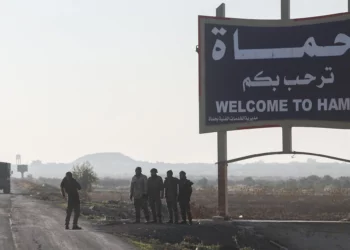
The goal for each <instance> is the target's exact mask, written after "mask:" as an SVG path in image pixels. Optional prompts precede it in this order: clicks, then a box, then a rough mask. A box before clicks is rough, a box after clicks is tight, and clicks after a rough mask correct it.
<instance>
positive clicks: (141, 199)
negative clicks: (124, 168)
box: [130, 167, 149, 223]
mask: <svg viewBox="0 0 350 250" xmlns="http://www.w3.org/2000/svg"><path fill="white" fill-rule="evenodd" d="M147 191H148V190H147V176H146V175H143V174H142V169H141V167H137V168H136V169H135V175H134V177H132V179H131V185H130V200H132V199H133V198H134V206H135V213H136V220H135V223H140V215H141V209H142V210H143V213H144V216H145V219H146V222H147V223H148V222H149V210H148V202H147V199H148V196H147Z"/></svg>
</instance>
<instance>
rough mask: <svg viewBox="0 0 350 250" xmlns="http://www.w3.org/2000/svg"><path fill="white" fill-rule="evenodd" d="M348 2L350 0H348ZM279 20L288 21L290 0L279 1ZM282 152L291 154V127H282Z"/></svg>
mask: <svg viewBox="0 0 350 250" xmlns="http://www.w3.org/2000/svg"><path fill="white" fill-rule="evenodd" d="M349 1H350V0H349ZM281 19H282V20H289V19H290V0H281ZM282 151H283V152H284V153H291V152H292V127H291V126H283V127H282Z"/></svg>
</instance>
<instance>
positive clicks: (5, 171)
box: [0, 162, 12, 194]
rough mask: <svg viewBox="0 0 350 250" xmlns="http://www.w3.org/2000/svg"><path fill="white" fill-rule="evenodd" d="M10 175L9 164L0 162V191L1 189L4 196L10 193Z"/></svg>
mask: <svg viewBox="0 0 350 250" xmlns="http://www.w3.org/2000/svg"><path fill="white" fill-rule="evenodd" d="M11 174H12V171H11V163H7V162H0V189H2V190H3V191H4V193H5V194H9V193H10V192H11Z"/></svg>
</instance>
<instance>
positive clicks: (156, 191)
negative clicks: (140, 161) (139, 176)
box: [147, 168, 164, 223]
mask: <svg viewBox="0 0 350 250" xmlns="http://www.w3.org/2000/svg"><path fill="white" fill-rule="evenodd" d="M157 173H158V170H157V169H155V168H152V169H151V177H149V178H148V180H147V187H148V188H147V190H148V199H149V205H150V207H151V211H152V216H153V223H157V217H158V222H159V223H162V201H161V199H163V197H164V187H163V178H162V177H160V176H158V175H157Z"/></svg>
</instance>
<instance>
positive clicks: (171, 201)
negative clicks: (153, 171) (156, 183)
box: [164, 170, 179, 224]
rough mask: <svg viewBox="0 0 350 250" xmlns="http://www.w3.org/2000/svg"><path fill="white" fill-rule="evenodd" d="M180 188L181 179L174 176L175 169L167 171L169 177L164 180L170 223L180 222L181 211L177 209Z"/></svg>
mask: <svg viewBox="0 0 350 250" xmlns="http://www.w3.org/2000/svg"><path fill="white" fill-rule="evenodd" d="M178 188H179V179H178V178H176V177H173V171H171V170H169V171H168V172H167V177H166V178H165V180H164V190H165V200H166V204H167V207H168V213H169V221H168V223H174V222H175V224H177V223H179V213H178V209H177V196H178ZM174 219H175V220H174Z"/></svg>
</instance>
